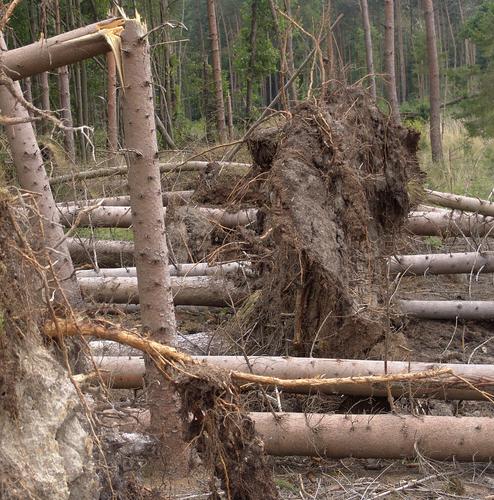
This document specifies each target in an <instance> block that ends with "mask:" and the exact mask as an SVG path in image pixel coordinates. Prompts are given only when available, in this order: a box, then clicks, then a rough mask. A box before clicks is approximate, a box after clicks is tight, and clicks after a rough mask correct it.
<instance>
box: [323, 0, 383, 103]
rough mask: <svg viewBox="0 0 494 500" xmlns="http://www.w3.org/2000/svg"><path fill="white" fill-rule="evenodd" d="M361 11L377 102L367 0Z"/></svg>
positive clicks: (368, 70)
mask: <svg viewBox="0 0 494 500" xmlns="http://www.w3.org/2000/svg"><path fill="white" fill-rule="evenodd" d="M360 9H361V11H362V23H363V25H364V35H365V56H366V62H367V72H368V73H369V78H370V89H371V95H372V97H373V99H374V100H375V99H376V96H377V93H376V74H375V72H374V53H373V52H372V31H371V24H370V19H369V5H368V2H367V0H360ZM330 37H331V35H330Z"/></svg>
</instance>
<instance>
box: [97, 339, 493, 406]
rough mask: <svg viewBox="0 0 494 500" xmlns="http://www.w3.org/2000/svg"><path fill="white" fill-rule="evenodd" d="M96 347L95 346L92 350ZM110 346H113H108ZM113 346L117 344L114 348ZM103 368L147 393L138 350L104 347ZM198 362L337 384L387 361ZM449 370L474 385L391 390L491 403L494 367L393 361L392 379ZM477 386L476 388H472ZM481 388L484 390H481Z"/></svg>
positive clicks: (427, 383)
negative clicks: (107, 351)
mask: <svg viewBox="0 0 494 500" xmlns="http://www.w3.org/2000/svg"><path fill="white" fill-rule="evenodd" d="M92 344H93V343H91V344H90V345H91V346H92ZM106 344H108V342H107V343H106ZM112 344H113V343H112ZM97 347H98V350H97V351H95V352H94V354H95V355H97V356H98V357H97V359H96V361H97V365H98V367H99V368H100V369H101V370H103V371H104V372H105V375H104V376H103V380H104V381H105V382H106V383H109V384H110V385H111V387H113V388H115V389H138V388H140V387H142V383H143V377H144V374H145V367H144V360H143V358H142V356H141V355H140V354H139V353H138V351H136V350H132V351H131V350H129V348H127V347H125V348H123V349H125V350H124V351H123V355H121V356H120V357H118V355H117V354H116V352H118V351H117V350H116V348H115V347H113V350H112V351H110V352H109V353H107V354H109V355H108V356H106V355H105V351H104V349H103V344H99V345H98V346H97ZM194 359H195V360H197V361H202V362H204V363H206V364H211V365H214V366H217V367H218V368H222V369H224V370H227V371H231V370H234V371H240V372H244V371H245V372H246V371H249V370H252V373H254V374H256V375H263V376H268V377H275V378H280V379H296V378H300V379H311V378H320V377H325V378H331V379H336V378H339V379H345V378H350V377H354V378H355V377H365V376H373V377H375V376H383V375H384V374H385V370H384V362H383V361H369V360H350V359H348V360H341V359H324V358H319V359H318V358H290V357H288V358H285V357H268V356H249V358H248V363H247V361H246V359H245V357H243V356H194ZM438 368H442V369H449V370H452V372H453V373H454V374H455V375H457V376H459V377H462V378H463V379H465V380H467V381H468V383H464V382H462V381H461V380H460V379H456V380H441V381H439V382H438V381H433V380H422V381H417V382H415V383H414V382H407V383H406V384H403V383H394V384H391V385H390V389H391V394H392V395H393V397H401V396H403V395H410V394H411V395H413V397H415V398H435V399H445V400H485V399H487V398H486V395H485V393H484V391H487V396H489V393H493V392H494V367H493V366H491V365H464V364H435V363H420V362H402V361H388V363H387V373H388V374H390V375H397V374H404V373H418V372H425V371H431V370H434V369H438ZM469 384H471V385H469ZM475 388H478V390H476V389H475ZM318 391H319V392H321V393H323V394H345V395H349V396H355V397H386V396H387V388H386V387H385V386H383V385H380V384H374V385H373V384H371V383H367V384H351V383H345V382H342V383H340V384H338V385H334V386H326V387H323V388H319V389H318ZM290 392H299V393H302V394H307V393H310V392H315V389H314V388H311V387H309V386H307V387H297V388H295V389H292V390H290Z"/></svg>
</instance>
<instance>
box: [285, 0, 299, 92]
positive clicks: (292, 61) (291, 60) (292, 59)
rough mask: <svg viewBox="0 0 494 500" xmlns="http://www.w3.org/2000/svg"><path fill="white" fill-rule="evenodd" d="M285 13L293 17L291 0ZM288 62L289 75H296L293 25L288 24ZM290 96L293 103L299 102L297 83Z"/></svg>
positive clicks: (286, 5) (289, 89)
mask: <svg viewBox="0 0 494 500" xmlns="http://www.w3.org/2000/svg"><path fill="white" fill-rule="evenodd" d="M285 11H286V13H287V15H288V16H290V17H291V16H292V5H291V0H285ZM286 62H287V65H288V74H289V75H293V74H294V73H295V57H294V55H293V36H292V25H291V23H287V27H286ZM288 78H290V77H288ZM288 94H289V96H290V99H291V100H292V101H296V100H297V85H296V83H295V82H292V84H291V85H290V87H289V88H288Z"/></svg>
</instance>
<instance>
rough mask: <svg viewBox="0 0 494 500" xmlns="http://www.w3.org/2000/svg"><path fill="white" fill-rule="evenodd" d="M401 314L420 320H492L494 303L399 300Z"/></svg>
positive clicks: (493, 317)
mask: <svg viewBox="0 0 494 500" xmlns="http://www.w3.org/2000/svg"><path fill="white" fill-rule="evenodd" d="M397 305H398V307H399V308H400V309H401V312H402V313H404V314H408V315H410V316H415V317H416V318H422V319H472V320H477V321H481V320H493V319H494V302H492V301H481V300H399V301H398V303H397Z"/></svg>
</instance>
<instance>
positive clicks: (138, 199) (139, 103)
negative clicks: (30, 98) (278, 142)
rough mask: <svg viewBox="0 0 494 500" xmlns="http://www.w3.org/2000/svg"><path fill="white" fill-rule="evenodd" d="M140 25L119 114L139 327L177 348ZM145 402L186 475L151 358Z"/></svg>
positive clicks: (176, 419) (174, 465) (125, 38)
mask: <svg viewBox="0 0 494 500" xmlns="http://www.w3.org/2000/svg"><path fill="white" fill-rule="evenodd" d="M145 33H146V31H145V27H144V26H143V25H142V24H141V23H139V22H138V21H134V20H132V21H127V22H126V24H125V30H124V31H123V33H122V55H123V70H124V71H123V72H124V75H125V83H124V84H125V92H123V93H122V109H123V114H122V116H123V122H124V135H125V148H126V150H127V151H128V157H127V159H128V162H129V172H128V183H129V191H130V203H131V207H132V222H133V232H134V244H135V259H136V267H137V279H138V290H139V300H140V304H141V316H142V318H141V319H142V323H143V326H144V328H145V330H147V331H148V332H149V333H150V335H151V336H152V338H153V339H155V340H157V341H159V342H163V343H165V344H168V345H172V346H173V345H175V344H176V323H175V312H174V308H173V299H172V293H171V285H170V272H169V268H168V249H167V244H166V233H165V221H164V218H163V198H162V192H161V176H160V171H159V164H158V143H157V138H156V125H155V118H154V101H153V83H152V72H151V61H150V54H149V44H148V39H147V38H145V37H144V36H143V35H145ZM146 370H150V372H149V376H148V378H147V382H148V384H149V392H148V396H149V403H150V412H151V432H153V433H155V434H156V435H157V436H159V437H160V439H161V444H162V446H163V450H164V451H165V452H166V457H164V459H165V461H166V466H167V467H169V471H173V472H175V473H176V474H183V473H185V469H186V468H187V454H186V451H185V443H184V442H183V437H182V423H181V419H180V416H179V413H178V412H179V408H178V406H179V401H178V400H177V395H176V394H175V393H174V391H173V388H172V387H171V385H169V384H166V383H164V380H163V377H162V375H161V374H160V373H159V372H158V371H157V369H156V367H155V366H154V364H153V363H152V361H151V360H150V359H147V361H146Z"/></svg>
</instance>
